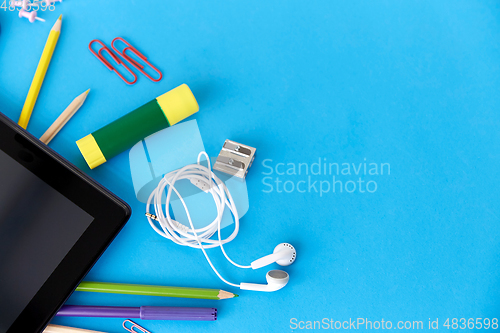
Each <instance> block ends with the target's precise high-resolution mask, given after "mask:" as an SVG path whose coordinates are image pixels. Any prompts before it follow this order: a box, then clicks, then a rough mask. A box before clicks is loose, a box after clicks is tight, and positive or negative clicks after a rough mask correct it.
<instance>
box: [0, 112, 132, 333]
mask: <svg viewBox="0 0 500 333" xmlns="http://www.w3.org/2000/svg"><path fill="white" fill-rule="evenodd" d="M75 149H76V147H75ZM130 213H131V211H130V207H129V206H128V205H127V204H126V203H125V202H123V201H122V200H120V199H119V198H118V197H116V196H115V195H113V194H112V193H111V192H109V191H108V190H106V189H105V188H104V187H102V186H101V185H99V184H98V183H96V182H95V181H93V180H92V179H91V178H89V177H88V176H86V175H85V174H84V173H83V172H81V171H80V170H79V169H78V168H76V167H75V166H73V165H72V164H71V163H69V162H68V161H66V160H65V159H64V158H62V157H61V156H59V155H58V154H57V153H56V152H54V151H53V150H52V149H50V148H48V147H47V146H46V145H44V144H43V143H42V142H41V141H39V140H38V139H37V138H35V137H33V136H32V135H30V134H29V133H28V132H26V131H24V130H23V129H22V128H20V127H19V126H18V125H17V124H15V123H14V122H12V121H11V120H9V119H8V118H7V117H6V116H4V115H3V114H2V113H0V333H13V332H23V333H30V332H41V331H42V330H43V329H44V327H45V326H46V325H47V324H48V322H49V321H50V319H51V318H52V316H54V315H55V314H56V312H57V310H58V309H59V308H60V307H61V306H62V305H63V303H64V301H65V300H66V299H67V298H68V297H69V295H70V294H71V292H72V291H73V290H74V289H75V288H76V286H77V285H78V284H79V283H80V281H81V280H82V279H83V277H84V276H85V274H86V273H87V272H88V271H89V270H90V268H91V267H92V265H93V264H94V263H95V262H96V261H97V259H98V258H99V256H100V255H101V254H102V253H103V252H104V250H105V249H106V247H107V246H108V245H109V244H110V242H111V241H112V240H113V238H114V237H115V236H116V235H117V233H118V232H119V231H120V229H121V228H122V227H123V225H124V224H125V222H126V221H127V220H128V218H129V217H130Z"/></svg>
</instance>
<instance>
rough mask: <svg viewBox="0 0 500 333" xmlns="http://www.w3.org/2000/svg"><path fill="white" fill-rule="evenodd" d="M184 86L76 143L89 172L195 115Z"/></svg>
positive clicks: (193, 102)
mask: <svg viewBox="0 0 500 333" xmlns="http://www.w3.org/2000/svg"><path fill="white" fill-rule="evenodd" d="M198 110H199V107H198V103H197V102H196V99H195V97H194V96H193V93H192V92H191V90H190V89H189V87H188V86H187V85H186V84H182V85H180V86H179V87H177V88H175V89H172V90H170V91H169V92H167V93H165V94H163V95H161V96H160V97H157V98H156V99H154V100H152V101H150V102H149V103H147V104H145V105H143V106H141V107H139V108H138V109H136V110H135V111H132V112H130V113H129V114H127V115H125V116H123V117H121V118H119V119H117V120H115V121H114V122H112V123H111V124H109V125H107V126H105V127H103V128H101V129H99V130H97V131H95V132H93V133H92V134H89V135H87V136H86V137H84V138H82V139H80V140H78V141H77V142H76V144H77V145H78V148H79V149H80V152H81V153H82V155H83V157H84V158H85V161H86V162H87V164H88V165H89V167H90V168H91V169H94V168H95V167H97V166H99V165H101V164H102V163H104V162H106V161H108V160H109V159H111V158H113V157H114V156H116V155H118V154H120V153H121V152H123V151H125V150H127V149H129V148H131V147H132V146H133V145H134V144H136V143H137V142H139V141H140V140H142V139H144V138H145V137H147V136H148V135H151V134H153V133H155V132H157V131H159V130H161V129H164V128H166V127H169V126H172V125H175V124H176V123H178V122H180V121H181V120H183V119H184V118H187V117H189V116H191V115H192V114H194V113H196V112H198Z"/></svg>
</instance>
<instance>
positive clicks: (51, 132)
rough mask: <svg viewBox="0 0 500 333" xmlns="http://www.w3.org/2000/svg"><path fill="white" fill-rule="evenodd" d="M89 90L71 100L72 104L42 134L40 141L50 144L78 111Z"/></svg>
mask: <svg viewBox="0 0 500 333" xmlns="http://www.w3.org/2000/svg"><path fill="white" fill-rule="evenodd" d="M89 91H90V89H89V90H87V91H86V92H84V93H83V94H81V95H80V96H78V97H77V98H75V99H74V100H73V102H71V104H70V105H69V106H68V107H67V108H66V110H64V112H63V113H61V115H60V116H59V117H58V118H57V119H56V121H54V123H53V124H52V125H51V126H50V127H49V129H48V130H47V131H46V132H45V133H44V134H43V135H42V137H41V138H40V141H42V142H43V143H45V144H49V142H50V141H51V140H52V139H53V138H54V137H55V136H56V134H57V133H58V132H59V131H60V130H61V128H63V127H64V125H66V123H67V122H68V120H70V119H71V117H73V115H74V114H75V113H76V111H78V110H79V109H80V108H81V107H82V105H83V103H84V102H85V100H86V99H87V95H88V94H89Z"/></svg>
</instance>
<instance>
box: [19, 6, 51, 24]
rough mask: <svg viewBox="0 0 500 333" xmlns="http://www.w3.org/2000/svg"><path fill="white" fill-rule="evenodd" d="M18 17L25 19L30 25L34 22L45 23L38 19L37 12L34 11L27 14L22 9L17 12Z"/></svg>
mask: <svg viewBox="0 0 500 333" xmlns="http://www.w3.org/2000/svg"><path fill="white" fill-rule="evenodd" d="M19 17H20V18H23V17H26V18H27V19H28V21H30V23H33V22H35V20H37V21H42V22H45V20H44V19H43V18H40V17H38V12H37V11H36V10H33V11H31V12H27V11H26V10H25V9H24V8H22V9H21V10H20V11H19Z"/></svg>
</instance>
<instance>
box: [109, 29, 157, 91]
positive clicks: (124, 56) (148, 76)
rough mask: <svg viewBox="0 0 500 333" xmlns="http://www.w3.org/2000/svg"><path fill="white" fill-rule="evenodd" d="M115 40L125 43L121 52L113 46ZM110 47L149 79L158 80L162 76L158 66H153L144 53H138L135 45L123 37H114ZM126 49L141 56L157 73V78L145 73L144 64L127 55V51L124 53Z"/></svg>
mask: <svg viewBox="0 0 500 333" xmlns="http://www.w3.org/2000/svg"><path fill="white" fill-rule="evenodd" d="M116 41H121V42H122V43H124V44H125V45H126V47H125V48H124V49H123V50H122V51H121V52H120V51H118V49H117V48H116V47H115V43H116ZM111 47H112V48H113V50H115V52H116V53H118V54H119V55H121V56H122V58H123V59H125V60H127V61H128V62H130V63H131V64H132V66H134V67H135V68H137V69H138V70H139V72H141V73H142V74H144V75H145V76H146V77H147V78H148V79H150V80H151V81H153V82H160V81H161V79H162V78H163V74H162V72H160V70H159V69H158V68H156V67H155V66H153V65H152V64H151V63H150V62H149V61H148V58H146V56H145V55H143V54H142V53H140V52H139V51H137V49H136V48H135V47H133V46H132V45H130V43H129V42H127V41H126V40H125V39H123V38H121V37H116V38H115V39H113V41H112V42H111ZM127 50H129V51H130V52H132V53H133V54H135V55H136V56H137V57H139V58H141V59H142V60H143V61H144V62H145V63H146V64H147V65H148V66H150V67H151V68H152V69H153V70H154V71H155V72H156V73H158V75H159V77H158V78H157V79H153V78H152V77H151V76H150V75H149V74H148V73H146V71H145V70H144V66H142V65H141V64H139V63H138V62H137V61H136V60H134V59H133V58H131V57H130V56H128V55H127V53H126V52H127Z"/></svg>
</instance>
